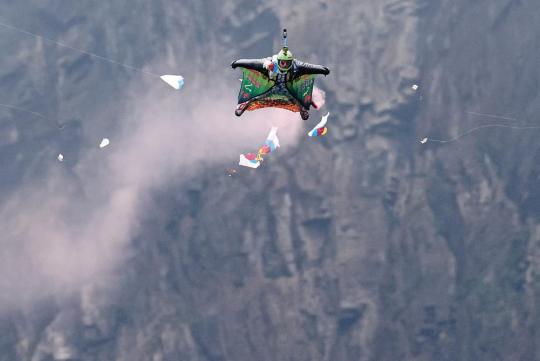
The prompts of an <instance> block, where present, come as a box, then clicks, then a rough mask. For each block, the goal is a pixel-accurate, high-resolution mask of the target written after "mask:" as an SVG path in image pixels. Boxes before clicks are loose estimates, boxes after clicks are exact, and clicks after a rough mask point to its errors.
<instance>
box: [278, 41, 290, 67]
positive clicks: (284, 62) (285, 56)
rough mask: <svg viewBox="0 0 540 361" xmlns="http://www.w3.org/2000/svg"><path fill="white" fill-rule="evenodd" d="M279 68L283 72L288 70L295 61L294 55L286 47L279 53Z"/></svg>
mask: <svg viewBox="0 0 540 361" xmlns="http://www.w3.org/2000/svg"><path fill="white" fill-rule="evenodd" d="M277 63H278V68H279V70H281V71H282V72H287V71H288V70H289V69H290V68H291V66H292V63H293V55H292V53H291V52H290V51H289V49H288V48H286V47H284V48H283V49H281V51H280V52H279V54H278V55H277Z"/></svg>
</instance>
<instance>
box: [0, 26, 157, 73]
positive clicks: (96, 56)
mask: <svg viewBox="0 0 540 361" xmlns="http://www.w3.org/2000/svg"><path fill="white" fill-rule="evenodd" d="M0 26H2V27H4V28H6V29H9V30H13V31H16V32H18V33H21V34H25V35H28V36H32V37H34V38H36V39H40V40H44V41H46V42H49V43H52V44H56V45H58V46H60V47H63V48H66V49H71V50H74V51H78V52H79V53H82V54H85V55H88V56H91V57H94V58H96V59H100V60H103V61H106V62H109V63H111V64H115V65H118V66H122V67H124V68H126V69H130V70H134V71H138V72H140V73H143V74H146V75H151V76H155V77H159V75H157V74H154V73H151V72H149V71H146V70H142V69H139V68H136V67H134V66H131V65H128V64H125V63H121V62H118V61H116V60H112V59H109V58H106V57H104V56H101V55H98V54H95V53H91V52H89V51H86V50H83V49H79V48H75V47H73V46H71V45H67V44H64V43H61V42H59V41H55V40H52V39H49V38H46V37H44V36H41V35H38V34H34V33H32V32H30V31H28V30H24V29H20V28H18V27H16V26H13V25H10V24H6V23H4V22H2V21H0Z"/></svg>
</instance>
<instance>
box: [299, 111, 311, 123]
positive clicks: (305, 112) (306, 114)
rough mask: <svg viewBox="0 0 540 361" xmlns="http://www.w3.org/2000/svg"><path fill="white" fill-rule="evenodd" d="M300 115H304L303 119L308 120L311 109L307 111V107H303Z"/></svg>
mask: <svg viewBox="0 0 540 361" xmlns="http://www.w3.org/2000/svg"><path fill="white" fill-rule="evenodd" d="M300 116H301V117H302V119H303V120H308V119H309V111H307V110H306V109H301V110H300Z"/></svg>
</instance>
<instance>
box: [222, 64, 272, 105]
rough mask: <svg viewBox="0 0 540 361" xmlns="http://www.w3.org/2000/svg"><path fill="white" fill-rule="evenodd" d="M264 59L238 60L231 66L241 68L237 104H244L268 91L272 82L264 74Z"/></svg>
mask: <svg viewBox="0 0 540 361" xmlns="http://www.w3.org/2000/svg"><path fill="white" fill-rule="evenodd" d="M265 60H266V59H240V60H236V61H235V62H233V63H232V64H231V66H232V67H233V69H234V68H242V73H243V77H242V85H241V86H240V92H239V94H238V104H242V103H245V102H247V101H249V100H251V99H253V98H255V97H258V96H259V95H261V94H264V93H266V92H267V91H269V90H270V89H271V88H272V86H273V85H274V82H273V81H272V80H270V78H268V76H267V75H266V74H265V73H266V69H265V68H264V61H265Z"/></svg>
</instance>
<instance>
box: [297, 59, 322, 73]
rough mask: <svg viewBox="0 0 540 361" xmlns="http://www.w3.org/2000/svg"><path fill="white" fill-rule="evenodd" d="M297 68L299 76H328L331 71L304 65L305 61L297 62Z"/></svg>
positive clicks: (318, 66)
mask: <svg viewBox="0 0 540 361" xmlns="http://www.w3.org/2000/svg"><path fill="white" fill-rule="evenodd" d="M296 67H297V74H298V76H300V75H304V74H322V75H325V76H326V75H328V74H330V69H328V68H327V67H326V66H322V65H315V64H310V63H304V62H303V61H297V62H296Z"/></svg>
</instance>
